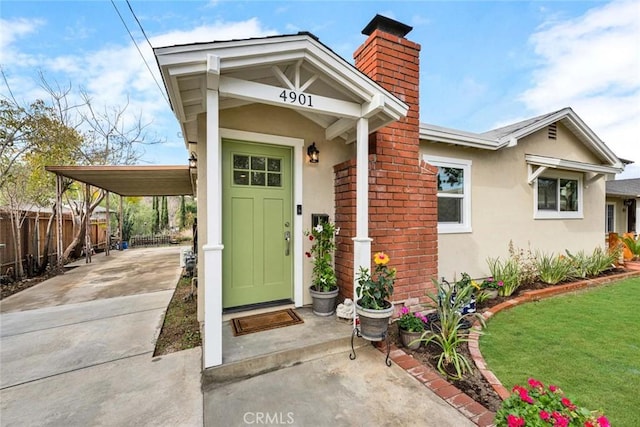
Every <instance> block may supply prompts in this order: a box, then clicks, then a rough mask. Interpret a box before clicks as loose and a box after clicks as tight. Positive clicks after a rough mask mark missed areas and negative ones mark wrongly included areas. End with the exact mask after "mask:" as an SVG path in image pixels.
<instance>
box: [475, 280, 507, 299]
mask: <svg viewBox="0 0 640 427" xmlns="http://www.w3.org/2000/svg"><path fill="white" fill-rule="evenodd" d="M503 286H504V282H503V281H502V280H495V279H494V278H493V277H489V278H487V279H485V280H484V281H483V282H482V284H481V285H480V290H481V291H482V292H484V293H485V294H486V295H487V298H488V299H494V298H497V297H498V290H499V289H501V288H502V287H503Z"/></svg>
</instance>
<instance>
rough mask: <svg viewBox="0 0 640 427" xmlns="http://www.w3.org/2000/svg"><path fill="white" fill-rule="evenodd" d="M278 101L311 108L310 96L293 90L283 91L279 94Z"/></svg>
mask: <svg viewBox="0 0 640 427" xmlns="http://www.w3.org/2000/svg"><path fill="white" fill-rule="evenodd" d="M280 99H282V102H288V103H289V104H298V105H304V106H306V107H313V102H312V100H311V95H307V94H304V93H298V92H295V91H293V90H283V91H282V92H280Z"/></svg>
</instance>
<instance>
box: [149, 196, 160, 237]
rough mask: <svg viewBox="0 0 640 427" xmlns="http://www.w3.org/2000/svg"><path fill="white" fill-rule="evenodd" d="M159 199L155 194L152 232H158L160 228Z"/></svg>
mask: <svg viewBox="0 0 640 427" xmlns="http://www.w3.org/2000/svg"><path fill="white" fill-rule="evenodd" d="M158 205H159V200H158V197H157V196H153V211H152V214H151V215H152V216H151V234H158V231H159V230H160V209H159V207H158Z"/></svg>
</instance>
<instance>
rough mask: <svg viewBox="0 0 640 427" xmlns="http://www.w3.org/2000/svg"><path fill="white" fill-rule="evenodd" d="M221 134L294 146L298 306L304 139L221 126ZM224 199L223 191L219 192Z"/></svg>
mask: <svg viewBox="0 0 640 427" xmlns="http://www.w3.org/2000/svg"><path fill="white" fill-rule="evenodd" d="M220 136H221V138H225V139H236V140H240V141H248V142H258V143H263V144H272V145H283V146H287V147H293V206H292V210H293V212H292V213H291V218H293V231H294V232H293V247H294V250H293V302H294V304H295V306H296V307H301V306H302V305H303V304H304V286H303V279H302V267H303V262H302V260H303V253H304V248H303V243H302V238H303V230H302V215H297V214H296V206H297V205H301V204H302V167H303V164H304V162H303V159H304V155H303V147H304V139H302V138H291V137H288V136H279V135H270V134H266V133H257V132H247V131H242V130H237V129H226V128H220ZM218 197H219V198H220V200H222V192H220V193H219V194H218Z"/></svg>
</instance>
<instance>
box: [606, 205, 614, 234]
mask: <svg viewBox="0 0 640 427" xmlns="http://www.w3.org/2000/svg"><path fill="white" fill-rule="evenodd" d="M609 207H611V208H612V209H611V214H612V215H611V226H612V228H611V230H609ZM604 230H605V233H607V234H609V233H615V232H616V204H615V203H614V202H607V203H606V204H605V211H604Z"/></svg>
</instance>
